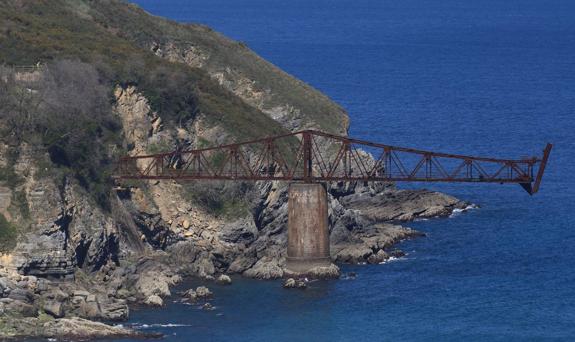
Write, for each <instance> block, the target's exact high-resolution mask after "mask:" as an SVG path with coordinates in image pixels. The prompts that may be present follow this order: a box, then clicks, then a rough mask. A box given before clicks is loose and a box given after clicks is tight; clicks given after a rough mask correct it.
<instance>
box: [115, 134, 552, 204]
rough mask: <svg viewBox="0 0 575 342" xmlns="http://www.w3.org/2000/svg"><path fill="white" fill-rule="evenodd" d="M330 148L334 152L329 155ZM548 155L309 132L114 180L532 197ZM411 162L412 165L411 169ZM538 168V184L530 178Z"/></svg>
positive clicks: (131, 169)
mask: <svg viewBox="0 0 575 342" xmlns="http://www.w3.org/2000/svg"><path fill="white" fill-rule="evenodd" d="M293 138H297V140H296V139H293ZM290 139H291V140H290ZM298 141H299V142H298ZM281 145H283V146H281ZM282 147H283V148H282ZM322 148H323V150H322ZM328 148H330V149H331V150H330V151H327V149H328ZM551 148H552V145H551V144H548V145H547V147H546V148H545V150H544V154H543V157H542V158H537V157H532V158H523V159H497V158H485V157H474V156H465V155H458V154H448V153H439V152H432V151H425V150H418V149H412V148H405V147H397V146H390V145H384V144H379V143H374V142H370V141H364V140H358V139H352V138H348V137H343V136H337V135H333V134H328V133H324V132H319V131H313V130H306V131H301V132H295V133H291V134H285V135H279V136H274V137H266V138H262V139H258V140H252V141H247V142H242V143H237V144H229V145H222V146H217V147H211V148H204V149H197V150H186V151H178V150H176V151H172V152H166V153H160V154H153V155H142V156H133V157H123V158H121V159H120V160H119V162H118V167H117V170H116V173H115V176H114V177H115V178H116V179H120V180H121V179H149V180H154V179H156V180H159V179H175V180H201V179H208V180H246V181H257V180H282V181H296V182H305V183H315V182H327V181H364V182H371V181H381V182H401V181H408V182H481V183H517V184H521V185H522V186H523V187H524V188H525V190H527V191H528V192H529V193H530V194H534V193H536V192H537V191H538V190H539V186H540V183H541V179H542V177H543V172H544V170H545V166H546V164H547V160H548V158H549V153H550V152H551ZM362 149H363V150H365V149H369V150H370V152H371V153H372V155H373V156H374V162H373V164H372V165H369V161H368V160H367V159H366V158H364V157H362V155H361V152H360V150H362ZM409 161H411V162H412V163H413V164H414V165H413V166H409ZM535 169H537V177H533V174H534V171H535ZM532 185H533V186H532Z"/></svg>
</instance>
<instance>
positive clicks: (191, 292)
mask: <svg viewBox="0 0 575 342" xmlns="http://www.w3.org/2000/svg"><path fill="white" fill-rule="evenodd" d="M183 297H184V298H186V299H189V300H190V301H192V302H195V301H196V300H197V299H198V295H197V294H196V290H194V289H189V290H188V291H186V292H184V295H183Z"/></svg>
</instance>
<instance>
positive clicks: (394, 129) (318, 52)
mask: <svg viewBox="0 0 575 342" xmlns="http://www.w3.org/2000/svg"><path fill="white" fill-rule="evenodd" d="M136 2H137V3H138V4H139V5H141V6H142V7H143V8H145V9H146V10H148V11H149V12H151V13H153V14H156V15H160V16H165V17H168V18H171V19H175V20H177V21H180V22H198V23H203V24H207V25H209V26H211V27H213V28H214V29H215V30H217V31H219V32H222V33H223V34H225V35H227V36H229V37H231V38H233V39H236V40H239V41H242V42H244V43H245V44H247V45H248V46H249V47H250V48H251V49H253V50H255V51H256V52H257V53H258V54H260V55H261V56H263V57H264V58H266V59H268V60H269V61H271V62H272V63H274V64H275V65H277V66H279V67H280V68H282V69H284V70H286V71H287V72H289V73H291V74H292V75H294V76H296V77H298V78H300V79H302V80H304V81H305V82H307V83H309V84H311V85H312V86H314V87H316V88H317V89H319V90H321V91H322V92H324V93H326V94H327V95H328V96H330V97H331V98H332V99H333V100H335V101H336V102H338V103H339V104H341V105H342V106H343V107H344V108H345V109H346V110H347V111H348V112H349V115H350V117H351V129H350V135H351V136H353V137H357V138H362V139H368V140H373V141H378V142H382V143H388V144H394V145H400V146H407V147H415V148H424V149H431V150H438V151H445V152H453V153H466V154H473V155H483V156H494V157H510V158H512V157H521V156H526V155H540V154H541V151H542V149H543V148H544V146H545V143H547V142H551V143H554V144H555V146H554V149H553V151H552V153H551V159H550V162H549V165H548V169H547V172H546V174H545V177H544V179H543V184H542V187H541V191H540V193H538V194H537V195H535V196H529V195H528V194H527V193H526V192H524V191H523V189H521V188H520V187H519V186H517V185H482V184H474V185H466V184H459V185H435V184H402V185H400V186H402V187H411V188H414V187H427V188H429V189H433V190H439V191H445V192H447V193H449V194H452V195H455V196H457V197H459V198H461V199H463V200H467V201H471V202H474V203H477V204H478V205H480V207H481V208H480V209H477V210H471V211H469V212H467V213H461V214H457V215H454V217H452V218H449V219H438V220H428V221H421V222H414V223H412V224H410V226H412V227H414V228H416V229H419V230H421V231H424V232H426V233H427V234H428V236H427V237H425V238H419V239H416V240H412V241H408V242H404V243H402V244H401V245H400V246H399V247H400V248H401V249H403V250H405V251H407V252H408V255H407V257H406V258H403V259H400V260H397V261H393V262H389V263H387V264H383V265H358V266H343V271H344V272H352V271H353V272H356V273H357V277H356V278H355V279H348V280H338V281H324V282H315V283H312V284H311V285H310V287H309V288H308V289H307V290H305V291H287V290H284V289H282V288H281V283H280V282H278V281H267V282H265V281H253V280H247V279H240V278H234V284H233V285H232V286H229V287H224V286H216V285H213V286H211V287H212V288H213V291H214V292H215V299H214V301H213V304H214V305H215V306H216V308H215V310H213V311H203V310H200V309H199V308H198V307H197V306H186V305H183V304H181V303H170V304H169V305H168V306H167V308H164V309H145V310H135V311H133V312H132V314H131V319H130V322H128V324H132V325H134V326H136V327H138V328H139V329H142V330H144V331H160V332H163V333H165V334H166V335H167V337H166V339H165V341H392V340H394V341H574V340H575V247H574V246H575V1H573V0H497V1H496V0H480V1H479V0H477V1H476V0H313V1H309V0H290V1H285V0H281V1H280V0H233V1H232V0H228V1H223V0H161V1H160V0H138V1H136Z"/></svg>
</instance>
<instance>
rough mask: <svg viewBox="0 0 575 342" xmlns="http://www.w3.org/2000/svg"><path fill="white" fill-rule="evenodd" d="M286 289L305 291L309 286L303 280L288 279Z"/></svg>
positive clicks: (285, 283)
mask: <svg viewBox="0 0 575 342" xmlns="http://www.w3.org/2000/svg"><path fill="white" fill-rule="evenodd" d="M283 287H284V288H285V289H305V288H306V287H307V284H306V283H305V282H304V281H303V280H295V279H294V278H288V279H286V281H285V282H284V284H283Z"/></svg>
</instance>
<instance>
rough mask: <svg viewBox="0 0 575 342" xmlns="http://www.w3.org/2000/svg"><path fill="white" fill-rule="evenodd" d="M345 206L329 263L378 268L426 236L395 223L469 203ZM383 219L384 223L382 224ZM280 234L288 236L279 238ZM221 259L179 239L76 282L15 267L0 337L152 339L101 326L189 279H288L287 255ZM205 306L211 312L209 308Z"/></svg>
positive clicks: (384, 194) (420, 194) (377, 196)
mask: <svg viewBox="0 0 575 342" xmlns="http://www.w3.org/2000/svg"><path fill="white" fill-rule="evenodd" d="M389 197H392V198H393V205H389V204H388V205H383V206H382V201H385V199H384V198H389ZM341 203H344V204H345V205H346V207H348V208H354V209H347V210H351V211H350V212H348V213H347V214H346V215H348V216H350V217H348V219H349V220H352V218H353V220H352V221H353V223H352V224H350V225H348V226H346V225H345V224H343V223H342V224H338V225H335V226H334V227H333V228H332V231H331V245H332V259H333V261H334V262H335V263H339V264H342V263H370V264H378V263H383V262H385V261H386V260H389V258H392V257H395V258H397V257H401V256H403V255H404V254H403V252H401V251H400V250H397V249H395V248H394V245H395V244H396V243H398V242H400V241H402V240H405V239H409V238H413V237H419V236H423V235H424V234H423V233H420V232H418V231H416V230H413V229H410V228H406V227H403V226H401V225H398V223H399V222H405V221H411V220H414V219H418V218H430V217H446V216H449V215H450V214H451V213H452V212H453V210H455V209H458V211H459V210H465V208H467V207H468V205H467V203H464V202H461V201H458V200H456V199H454V198H452V197H450V196H446V195H443V194H438V193H434V192H429V191H424V190H418V191H412V190H396V189H394V188H387V189H385V190H383V191H381V192H379V193H375V192H373V191H371V192H370V190H369V189H363V190H359V189H358V190H357V191H354V193H353V194H350V195H347V196H343V197H341V198H340V200H334V199H332V201H331V208H330V211H332V212H336V211H338V210H341V208H338V206H339V205H342V206H343V204H341ZM431 204H433V205H431ZM355 208H357V209H355ZM378 208H379V209H378ZM379 220H382V221H383V222H379V223H377V222H378V221H379ZM358 223H361V224H358ZM224 233H225V234H228V233H229V232H227V231H224ZM282 234H284V235H285V231H284V232H282V233H279V235H282ZM240 235H241V234H240ZM203 252H209V254H208V255H210V258H205V257H201V255H202V253H203ZM239 257H240V259H241V257H242V256H241V255H240V256H239ZM213 258H219V259H220V262H219V263H217V262H208V261H210V260H213ZM223 258H225V253H222V251H219V250H214V249H213V248H208V249H203V250H198V248H197V244H196V242H194V241H179V242H177V243H175V244H173V245H172V246H169V247H168V248H167V249H166V250H150V251H148V252H147V253H146V255H144V256H140V257H138V258H135V259H133V260H129V259H125V260H121V262H120V263H119V264H117V263H114V262H112V261H109V262H107V263H106V264H105V265H104V266H102V267H101V268H100V269H99V270H98V271H96V272H92V273H85V271H83V270H81V269H79V270H76V272H75V273H74V277H73V278H71V279H49V278H46V277H37V276H32V275H21V274H19V273H18V272H17V270H14V269H10V268H6V267H2V268H0V297H1V298H0V313H1V316H0V337H2V338H23V337H47V338H48V337H49V338H74V339H77V338H81V339H90V338H119V337H154V335H144V334H142V333H141V332H138V331H134V330H131V329H129V328H125V327H122V326H119V325H118V326H114V325H109V324H106V323H101V322H122V321H125V320H127V319H128V317H129V307H130V306H134V305H138V306H141V305H143V306H163V305H164V302H163V301H164V299H165V298H167V297H170V296H172V287H173V286H174V285H176V284H178V283H180V282H181V281H182V279H183V277H186V276H193V277H199V278H202V279H204V280H205V281H207V282H214V283H220V284H221V283H230V282H231V280H230V279H229V277H228V276H227V275H226V274H232V273H236V274H237V273H241V274H242V275H243V276H246V277H251V278H259V279H277V278H285V279H288V278H290V276H291V275H290V273H289V272H287V271H286V270H285V269H284V265H285V255H284V254H283V253H281V254H279V255H276V256H275V257H274V256H269V255H268V256H266V257H263V258H261V259H260V260H259V261H258V262H256V263H255V264H254V265H253V266H252V267H250V268H248V269H246V270H244V271H243V272H234V267H233V265H234V262H235V261H227V262H222V261H221V260H222V259H223ZM236 260H237V258H236ZM184 261H186V262H185V263H184ZM235 269H236V270H237V269H240V268H239V267H238V266H236V268H235ZM286 284H288V285H286V286H285V287H288V288H291V287H296V288H305V282H304V281H303V280H302V279H298V278H295V279H288V281H287V282H286ZM206 291H207V293H206ZM209 296H210V294H209V290H207V289H205V290H204V289H200V288H199V289H197V290H190V291H188V292H187V293H186V294H184V297H185V298H187V299H188V300H191V301H195V300H198V299H200V298H207V297H209ZM205 306H206V307H205V309H210V307H209V306H210V304H209V303H207V302H206V304H205Z"/></svg>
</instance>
